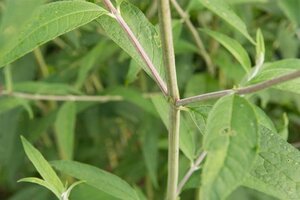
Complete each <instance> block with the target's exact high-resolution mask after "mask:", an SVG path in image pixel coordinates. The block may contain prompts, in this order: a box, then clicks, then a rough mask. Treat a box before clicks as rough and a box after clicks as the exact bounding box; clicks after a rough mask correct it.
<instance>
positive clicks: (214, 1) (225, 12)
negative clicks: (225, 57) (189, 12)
mask: <svg viewBox="0 0 300 200" xmlns="http://www.w3.org/2000/svg"><path fill="white" fill-rule="evenodd" d="M199 1H200V2H201V3H202V4H203V6H205V7H206V8H208V9H209V10H210V11H212V12H213V13H215V14H216V15H218V16H219V17H221V18H222V19H223V20H225V21H226V22H227V23H228V24H230V25H231V26H233V27H234V28H235V29H236V30H237V31H239V32H240V33H242V34H243V35H244V36H245V37H246V38H247V39H248V40H249V41H250V42H252V43H253V44H255V42H254V40H253V39H252V38H251V36H250V35H249V33H248V31H247V27H246V25H245V23H244V22H243V21H242V20H241V18H240V17H239V16H237V15H236V14H235V12H234V11H233V10H232V9H231V8H230V6H229V5H228V4H227V3H226V1H219V0H199Z"/></svg>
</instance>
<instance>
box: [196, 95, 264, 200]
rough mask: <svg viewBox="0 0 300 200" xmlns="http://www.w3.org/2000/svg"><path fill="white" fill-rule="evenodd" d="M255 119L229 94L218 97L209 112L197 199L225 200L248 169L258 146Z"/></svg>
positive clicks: (246, 106)
mask: <svg viewBox="0 0 300 200" xmlns="http://www.w3.org/2000/svg"><path fill="white" fill-rule="evenodd" d="M258 138H259V137H258V131H257V119H256V116H255V112H254V110H253V107H252V105H251V104H250V103H249V102H248V101H247V100H245V99H243V98H241V97H239V96H236V95H230V96H226V97H223V98H221V99H220V100H219V101H218V102H217V103H216V104H215V105H214V107H213V109H212V111H211V112H210V113H209V116H208V120H207V131H206V134H205V136H204V141H203V146H204V150H205V151H207V152H208V154H207V158H206V162H205V164H204V167H203V171H202V188H201V196H202V198H203V199H205V200H215V199H225V198H226V197H227V196H228V195H229V194H230V193H231V192H232V191H233V190H235V189H236V188H237V187H238V186H239V185H240V184H242V181H243V179H244V178H245V177H246V176H247V174H248V173H249V172H250V170H251V169H252V166H253V164H254V162H255V159H256V157H257V153H258V152H257V149H258V145H259V140H258Z"/></svg>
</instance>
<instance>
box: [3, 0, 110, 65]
mask: <svg viewBox="0 0 300 200" xmlns="http://www.w3.org/2000/svg"><path fill="white" fill-rule="evenodd" d="M105 13H106V11H105V10H104V9H103V8H101V7H99V6H97V5H96V4H92V3H89V2H85V1H59V2H53V3H49V4H46V5H45V6H42V7H40V8H39V9H37V11H36V12H35V13H34V14H33V16H32V17H31V19H30V21H28V22H27V24H26V26H25V27H24V29H22V31H21V32H20V33H19V34H18V37H17V39H15V40H14V42H12V43H10V44H9V45H8V46H5V48H1V49H0V66H1V67H2V66H5V65H7V64H9V63H11V62H13V61H14V60H16V59H18V58H20V57H21V56H23V55H25V54H27V53H29V52H30V51H32V50H33V49H34V48H36V47H37V46H39V45H41V44H43V43H45V42H47V41H50V40H52V39H54V38H56V37H57V36H59V35H62V34H64V33H66V32H68V31H71V30H73V29H75V28H77V27H79V26H82V25H84V24H87V23H88V22H90V21H92V20H94V19H96V18H97V17H99V16H100V15H103V14H105Z"/></svg>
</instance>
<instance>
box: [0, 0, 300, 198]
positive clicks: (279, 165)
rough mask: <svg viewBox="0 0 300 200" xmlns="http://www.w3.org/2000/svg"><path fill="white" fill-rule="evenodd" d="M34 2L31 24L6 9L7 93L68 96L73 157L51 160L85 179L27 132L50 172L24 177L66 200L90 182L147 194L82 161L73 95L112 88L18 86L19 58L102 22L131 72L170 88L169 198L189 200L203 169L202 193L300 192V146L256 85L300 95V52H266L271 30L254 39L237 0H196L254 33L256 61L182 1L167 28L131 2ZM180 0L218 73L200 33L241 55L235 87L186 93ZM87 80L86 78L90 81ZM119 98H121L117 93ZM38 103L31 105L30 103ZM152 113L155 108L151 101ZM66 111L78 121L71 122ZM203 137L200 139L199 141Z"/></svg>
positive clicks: (165, 93) (164, 112) (66, 153)
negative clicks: (177, 27) (180, 64)
mask: <svg viewBox="0 0 300 200" xmlns="http://www.w3.org/2000/svg"><path fill="white" fill-rule="evenodd" d="M12 2H14V3H12ZM28 2H30V3H31V6H30V9H31V12H30V13H29V14H28V16H27V20H26V21H24V23H23V24H24V25H22V26H19V27H18V26H17V25H16V24H17V23H15V24H13V23H11V22H10V20H9V19H7V18H6V15H5V14H4V15H3V16H2V18H3V21H4V22H5V23H2V26H1V38H0V39H1V41H0V43H1V48H0V66H1V67H5V68H6V69H7V73H6V78H7V84H6V89H5V90H4V91H2V95H7V96H13V97H17V98H18V101H16V102H15V103H16V104H18V105H20V104H21V105H23V106H25V107H26V108H28V107H27V106H28V104H27V102H25V100H26V99H33V100H57V101H68V102H67V103H65V104H63V107H62V108H61V110H60V111H59V113H58V117H57V118H58V119H57V120H56V123H55V128H56V130H57V135H56V138H57V146H58V149H59V153H60V155H61V158H62V159H63V160H62V161H55V162H51V165H52V166H53V167H54V168H55V169H57V170H58V171H60V172H61V173H62V174H64V175H67V176H70V177H73V178H76V179H78V180H80V182H75V183H73V184H72V185H71V186H70V187H68V184H67V185H66V186H64V184H63V183H62V181H61V180H60V178H58V176H57V174H56V173H55V172H54V170H53V169H52V167H51V166H50V165H49V163H48V162H47V161H46V160H45V159H44V157H43V156H42V155H41V154H40V153H39V152H38V150H37V149H35V148H34V147H33V146H32V145H31V144H30V143H29V142H28V141H27V140H26V139H25V138H22V142H23V146H24V149H25V152H26V154H27V156H28V158H29V159H30V160H31V162H32V163H33V165H34V166H35V168H36V170H37V171H38V172H39V174H40V175H41V177H42V178H43V179H39V178H24V179H21V181H27V182H32V183H36V184H39V185H42V186H44V187H46V188H48V189H49V190H50V191H52V192H53V193H54V194H55V196H56V197H57V198H58V199H62V200H66V199H68V198H69V194H70V192H71V189H72V188H73V187H74V186H75V185H77V184H78V183H82V182H84V183H83V184H87V185H90V186H92V187H95V188H96V189H98V190H101V191H104V192H106V193H108V194H109V195H111V196H113V197H115V198H117V199H124V200H138V199H145V197H144V196H143V194H142V193H141V191H140V190H139V189H137V188H135V187H132V186H131V185H129V184H128V183H127V182H125V181H123V180H122V179H121V178H119V177H117V176H115V175H113V174H111V173H109V172H106V171H104V170H101V169H99V168H97V167H94V166H91V165H87V164H83V163H79V162H76V161H72V159H73V149H74V135H73V132H74V130H72V129H74V124H75V112H76V111H75V110H76V108H75V104H74V102H72V101H96V102H104V101H106V97H105V96H82V95H71V94H63V95H61V96H50V95H49V96H47V95H31V96H30V95H24V94H20V93H18V94H17V93H14V92H13V91H12V87H11V84H12V82H11V80H10V73H9V65H10V63H12V62H13V61H15V60H16V59H18V58H20V57H22V56H24V55H25V54H27V53H29V52H31V51H33V50H34V49H36V48H37V47H38V46H40V45H42V44H44V43H46V42H48V41H50V40H53V39H55V38H57V37H58V36H60V35H62V34H65V33H67V32H69V31H71V30H73V29H75V28H78V27H80V26H83V25H85V24H87V23H89V22H91V21H96V22H97V23H98V24H99V25H100V26H101V28H102V29H103V30H104V31H105V34H106V35H107V36H108V37H109V38H110V39H112V40H113V41H114V42H115V43H116V44H117V45H119V46H120V47H121V48H122V49H123V50H124V51H125V52H126V53H127V54H128V55H129V56H130V57H131V58H132V59H133V63H134V64H133V65H132V67H131V68H130V70H131V72H132V73H133V74H137V73H138V72H139V70H140V69H143V70H144V71H145V72H146V73H147V74H148V75H149V76H150V77H151V78H152V79H153V80H154V82H155V83H156V84H157V86H158V87H159V89H160V90H161V93H162V95H161V96H153V97H151V99H152V102H153V104H154V105H155V107H156V108H157V111H158V113H159V115H160V117H161V118H162V121H163V122H164V123H165V125H166V127H167V129H168V132H169V134H168V161H167V162H168V177H166V178H167V186H166V199H167V200H175V199H179V198H180V196H181V192H182V191H183V188H184V186H185V185H186V183H187V182H188V180H189V179H190V177H191V176H192V175H193V174H195V172H196V171H197V170H199V169H200V168H201V177H200V175H198V176H197V180H200V183H199V184H198V186H197V187H198V188H199V191H198V193H199V194H198V195H199V197H200V199H201V200H221V199H226V198H227V197H228V196H229V195H230V194H231V193H232V192H233V191H235V190H236V189H237V188H238V187H239V186H246V187H249V188H252V189H255V190H258V191H261V192H263V193H266V194H269V195H271V196H274V197H277V198H279V199H284V200H288V199H289V200H296V199H300V153H299V151H298V150H297V149H296V148H294V147H293V146H292V145H290V144H289V143H287V142H286V140H285V139H284V138H283V137H282V136H281V135H280V134H279V133H278V131H277V130H276V129H275V126H274V124H273V123H272V121H271V120H270V119H269V118H268V116H267V115H266V114H265V113H264V112H263V111H262V110H261V109H260V108H259V107H258V106H256V105H255V104H254V103H253V101H251V100H250V98H251V97H252V94H253V93H256V92H258V91H260V90H263V89H266V88H270V87H275V88H278V89H280V90H284V91H288V92H292V93H299V84H300V83H299V79H296V78H298V77H300V70H299V69H300V60H298V59H285V60H279V61H275V62H268V60H265V57H266V56H265V55H266V51H267V49H265V44H264V37H263V34H262V32H261V31H260V30H257V31H256V37H255V39H254V38H253V37H252V36H251V35H250V34H249V33H248V30H247V28H246V25H245V23H244V22H243V21H242V20H241V19H240V18H239V17H238V15H237V14H236V13H235V12H234V11H233V10H232V9H231V8H230V6H229V5H228V4H227V1H219V0H194V1H191V2H192V3H191V4H190V5H200V6H202V7H204V8H206V9H208V10H209V11H210V12H211V13H213V14H214V15H216V16H217V17H219V18H220V19H221V20H223V21H224V22H226V23H227V24H228V25H229V26H228V27H231V28H232V29H233V30H234V31H235V32H236V33H237V34H240V37H243V39H244V40H247V41H248V45H252V47H253V49H255V52H256V53H255V54H256V58H255V59H254V60H255V62H254V64H253V63H251V59H250V57H249V53H248V52H247V51H246V50H245V48H244V47H243V46H242V45H241V44H240V42H239V41H237V40H236V39H233V38H232V37H230V36H228V35H226V34H225V33H222V32H219V31H215V30H210V29H207V28H202V29H198V30H197V29H196V28H195V27H194V26H193V24H192V22H191V21H190V20H189V19H188V16H187V14H186V13H185V12H184V11H183V10H182V9H181V7H180V6H179V4H178V3H177V2H176V0H170V1H168V0H159V1H158V11H159V24H160V26H159V28H157V27H155V26H154V25H153V24H152V23H150V22H149V21H148V19H147V18H146V17H145V15H144V13H143V12H142V11H141V10H139V9H138V8H137V7H135V6H134V5H133V4H131V3H129V2H128V1H125V0H117V1H116V2H114V3H115V4H113V3H112V2H111V1H110V0H103V1H102V2H93V3H92V2H87V1H57V2H52V3H47V4H43V5H41V4H42V3H43V2H42V1H41V0H31V1H28ZM170 3H172V5H174V8H175V9H176V10H177V11H178V13H179V14H180V15H181V16H182V17H183V20H184V21H185V22H186V23H187V25H188V27H189V29H190V30H191V32H192V34H193V36H194V38H195V43H196V46H197V47H198V48H199V55H200V56H201V57H202V58H203V61H204V62H205V64H206V66H207V68H208V71H209V72H210V73H211V75H212V76H214V75H215V74H216V69H215V63H214V61H212V60H211V58H210V56H209V54H208V53H207V52H206V46H205V45H206V44H204V43H203V42H202V40H201V38H200V37H199V35H203V36H204V37H211V38H212V39H213V41H214V42H218V43H219V44H221V45H222V46H223V47H224V48H225V49H227V50H228V52H229V53H230V54H231V55H232V57H233V58H235V59H236V61H237V62H238V63H239V67H240V69H241V71H242V74H243V78H241V79H240V82H239V84H236V85H235V86H234V87H233V89H226V90H221V91H216V92H212V93H205V94H199V95H196V96H191V97H187V98H181V97H180V94H179V89H178V84H177V75H178V74H177V72H176V67H175V66H176V65H175V55H174V47H173V46H174V45H173V30H174V29H172V18H171V12H170ZM7 4H8V7H7V13H8V12H9V9H10V8H11V7H13V6H17V4H22V2H18V1H11V2H10V1H7ZM280 4H282V5H281V6H282V7H283V8H289V7H288V6H287V5H290V4H288V3H284V1H282V2H281V3H280ZM296 12H297V11H296ZM7 16H8V15H7ZM16 17H17V16H16ZM289 17H290V18H291V19H296V20H295V21H297V20H299V19H297V17H295V16H294V15H293V13H289ZM158 29H159V31H158ZM99 56H101V55H99ZM84 67H85V66H83V67H82V68H84ZM85 70H86V71H88V70H89V69H83V72H82V73H86V72H85ZM77 83H78V85H80V84H81V80H79V81H78V82H77ZM70 92H71V91H70ZM119 98H120V97H118V96H115V100H118V99H119ZM208 100H217V101H212V102H213V104H211V105H209V106H207V105H204V104H201V102H203V101H208ZM28 110H29V113H30V108H28ZM149 112H153V110H151V109H150V111H149ZM181 112H184V113H188V114H189V115H190V116H191V118H192V120H193V122H195V124H196V126H197V128H198V132H199V133H202V134H198V136H196V137H195V135H193V134H191V132H190V131H189V129H190V127H189V126H190V124H189V123H188V122H187V120H186V118H185V116H181ZM66 118H67V119H68V122H67V123H64V122H62V121H63V120H64V119H66ZM195 138H197V140H199V142H195V141H194V140H195ZM145 142H146V143H147V140H146V141H145ZM199 143H201V144H200V145H199ZM180 151H181V152H182V154H183V155H184V156H185V157H186V158H187V159H188V160H189V161H190V163H191V165H190V169H189V170H188V171H187V172H186V173H185V175H184V176H183V178H182V180H179V178H178V177H179V166H180V163H179V155H180ZM71 182H72V179H71Z"/></svg>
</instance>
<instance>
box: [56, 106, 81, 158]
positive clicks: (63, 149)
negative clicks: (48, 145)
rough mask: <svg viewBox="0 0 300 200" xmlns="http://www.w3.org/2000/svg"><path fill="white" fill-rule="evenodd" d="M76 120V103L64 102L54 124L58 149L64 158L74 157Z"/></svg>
mask: <svg viewBox="0 0 300 200" xmlns="http://www.w3.org/2000/svg"><path fill="white" fill-rule="evenodd" d="M75 122H76V103H74V102H67V103H64V104H63V105H62V107H61V108H60V110H59V111H58V113H57V117H56V121H55V125H54V127H55V134H56V139H57V144H58V149H59V153H60V156H61V158H62V159H66V160H72V159H73V151H74V133H75Z"/></svg>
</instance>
